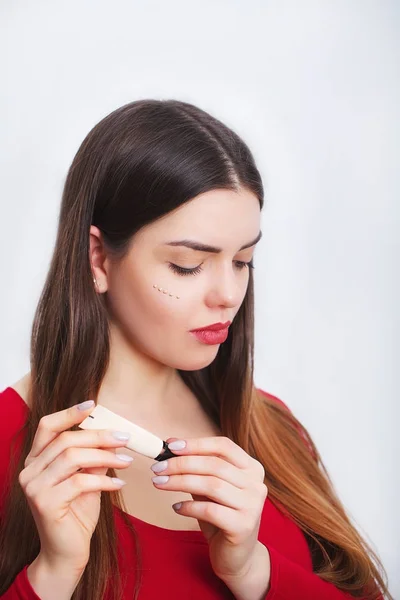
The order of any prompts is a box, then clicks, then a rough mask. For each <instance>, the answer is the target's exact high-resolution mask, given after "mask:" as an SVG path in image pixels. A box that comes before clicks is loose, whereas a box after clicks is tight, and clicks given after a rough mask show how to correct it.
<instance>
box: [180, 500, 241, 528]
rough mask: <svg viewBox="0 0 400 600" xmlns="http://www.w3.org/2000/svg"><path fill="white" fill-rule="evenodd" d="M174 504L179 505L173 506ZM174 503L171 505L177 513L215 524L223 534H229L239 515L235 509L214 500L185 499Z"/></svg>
mask: <svg viewBox="0 0 400 600" xmlns="http://www.w3.org/2000/svg"><path fill="white" fill-rule="evenodd" d="M176 504H178V505H180V507H179V508H175V507H176ZM176 504H173V505H172V507H173V509H174V510H175V512H176V513H178V514H179V515H182V516H183V517H193V518H194V519H197V520H200V521H205V522H206V523H211V525H215V527H217V528H218V529H221V531H223V532H224V533H225V534H229V533H231V532H232V531H233V530H234V524H235V522H237V519H238V517H239V513H238V511H237V510H234V509H232V508H228V507H226V506H223V505H221V504H216V503H215V502H199V501H196V500H185V501H182V502H177V503H176Z"/></svg>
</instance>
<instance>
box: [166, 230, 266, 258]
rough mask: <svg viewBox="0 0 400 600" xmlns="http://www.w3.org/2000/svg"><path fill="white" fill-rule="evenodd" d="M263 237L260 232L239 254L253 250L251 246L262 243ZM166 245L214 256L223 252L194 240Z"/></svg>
mask: <svg viewBox="0 0 400 600" xmlns="http://www.w3.org/2000/svg"><path fill="white" fill-rule="evenodd" d="M261 237H262V232H261V231H260V233H259V234H258V236H257V237H256V238H255V239H254V240H252V241H251V242H249V243H248V244H245V245H244V246H242V247H241V248H240V249H239V252H240V250H244V249H245V248H251V246H254V245H255V244H257V242H259V241H260V239H261ZM165 245H166V246H185V247H186V248H191V249H192V250H197V251H198V252H212V253H214V254H219V253H220V252H222V248H218V247H217V246H208V245H207V244H201V243H200V242H195V241H193V240H178V241H174V242H166V244H165Z"/></svg>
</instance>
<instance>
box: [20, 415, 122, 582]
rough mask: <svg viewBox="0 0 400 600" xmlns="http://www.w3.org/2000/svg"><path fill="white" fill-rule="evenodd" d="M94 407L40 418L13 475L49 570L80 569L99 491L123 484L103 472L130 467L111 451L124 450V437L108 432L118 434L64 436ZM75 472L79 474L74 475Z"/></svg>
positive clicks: (96, 511)
mask: <svg viewBox="0 0 400 600" xmlns="http://www.w3.org/2000/svg"><path fill="white" fill-rule="evenodd" d="M83 404H86V403H83ZM94 407H95V404H93V405H91V406H90V407H89V408H87V409H86V410H79V409H78V407H77V406H72V407H71V408H67V409H66V410H62V411H59V412H56V413H52V414H50V415H46V416H44V417H42V419H41V420H40V422H39V426H38V428H37V431H36V434H35V438H34V440H33V444H32V448H31V450H30V453H29V454H28V456H27V457H26V460H25V467H24V469H23V470H22V471H21V473H20V475H19V483H20V485H21V487H22V489H23V491H24V494H25V496H26V498H27V501H28V504H29V507H30V509H31V511H32V514H33V518H34V520H35V523H36V527H37V529H38V533H39V537H40V556H41V557H42V558H43V559H44V560H45V561H46V563H47V564H48V565H50V566H54V567H55V568H56V567H57V566H60V565H63V568H64V569H65V568H66V567H67V568H68V567H70V568H71V569H74V570H76V571H79V570H84V569H85V567H86V564H87V562H88V560H89V556H90V540H91V537H92V535H93V532H94V530H95V528H96V525H97V522H98V519H99V515H100V503H101V492H102V491H115V490H119V489H121V487H122V485H123V484H124V482H123V481H121V480H117V481H116V480H115V479H113V478H111V477H108V476H107V475H106V472H107V470H108V469H109V468H114V469H121V468H124V467H127V466H128V465H129V464H130V463H131V460H130V461H129V462H124V461H123V460H121V459H120V458H118V456H121V455H118V454H116V452H115V449H116V448H119V447H121V446H125V444H126V441H127V439H128V438H129V434H126V437H125V438H124V439H117V438H116V437H113V433H117V434H118V433H119V434H120V433H121V432H112V431H110V430H89V429H86V430H79V431H66V430H68V429H69V428H71V427H72V426H73V425H76V424H78V423H81V422H82V421H83V420H84V419H85V418H86V417H87V416H88V415H89V414H90V412H91V411H92V410H93V408H94ZM103 448H104V449H103ZM128 458H131V457H128ZM81 468H82V469H84V472H77V471H78V470H79V469H81ZM118 481H119V482H120V483H118Z"/></svg>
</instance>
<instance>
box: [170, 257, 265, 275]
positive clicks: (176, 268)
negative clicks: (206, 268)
mask: <svg viewBox="0 0 400 600" xmlns="http://www.w3.org/2000/svg"><path fill="white" fill-rule="evenodd" d="M234 262H235V263H236V266H237V268H238V269H239V271H242V270H243V269H244V268H245V267H248V268H250V269H254V264H253V260H251V261H250V262H243V261H241V260H236V261H234ZM238 265H241V266H240V267H239V266H238ZM168 267H169V268H170V269H171V270H172V271H174V273H177V274H178V275H197V274H198V273H200V271H202V270H203V269H202V267H201V265H199V266H198V267H194V269H184V268H183V267H180V266H179V265H174V263H168Z"/></svg>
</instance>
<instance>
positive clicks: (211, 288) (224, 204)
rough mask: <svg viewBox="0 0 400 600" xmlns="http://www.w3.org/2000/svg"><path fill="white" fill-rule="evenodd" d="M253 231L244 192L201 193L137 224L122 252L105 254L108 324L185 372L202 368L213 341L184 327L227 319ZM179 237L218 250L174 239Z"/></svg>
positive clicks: (256, 208) (252, 201) (243, 280)
mask: <svg viewBox="0 0 400 600" xmlns="http://www.w3.org/2000/svg"><path fill="white" fill-rule="evenodd" d="M259 232H260V205H259V201H258V199H257V197H256V196H255V195H254V194H252V193H251V192H249V191H247V190H242V191H241V192H240V193H235V192H232V191H229V190H213V191H210V192H206V193H204V194H201V195H200V196H197V197H196V198H195V199H193V200H191V201H190V202H188V203H186V204H184V205H183V206H181V207H179V208H178V209H176V210H175V211H174V212H172V213H169V214H168V215H166V216H165V217H163V218H162V219H160V220H158V221H157V222H155V223H151V224H150V225H148V226H146V227H144V228H142V229H141V230H140V231H139V232H138V233H137V234H136V235H135V236H134V238H133V240H132V245H131V247H130V250H129V252H128V254H127V255H126V256H125V258H124V259H123V260H122V261H119V262H118V263H115V262H112V261H111V260H109V259H106V261H105V263H104V271H103V273H100V275H99V279H100V282H99V285H100V286H101V287H100V289H102V290H103V291H107V294H106V304H107V308H108V310H109V315H110V324H111V327H112V328H115V327H116V328H117V329H118V333H119V334H120V335H122V336H123V338H124V340H125V341H126V342H128V343H129V344H130V345H132V346H133V347H134V349H135V351H139V352H141V353H143V354H145V355H147V356H148V357H151V358H152V359H153V360H156V361H158V362H159V363H162V364H164V365H168V366H169V367H173V368H176V369H181V370H190V371H191V370H197V369H202V368H204V367H206V366H208V365H209V364H210V363H211V362H212V361H213V360H214V358H215V357H216V355H217V352H218V349H219V347H220V343H216V342H213V343H211V344H210V343H205V341H204V340H201V339H198V337H196V336H195V335H194V334H193V333H191V330H193V329H198V328H201V327H206V326H208V325H211V324H213V323H217V322H221V323H226V322H227V321H231V322H232V321H233V320H234V318H235V315H236V313H237V312H238V310H239V308H240V305H241V303H242V302H243V299H244V296H245V294H246V290H247V285H248V280H249V268H250V267H248V266H247V265H246V264H244V263H247V262H250V261H251V259H252V257H253V254H254V250H255V245H254V241H255V240H256V239H257V237H258V235H259ZM183 240H186V241H189V240H190V241H192V242H198V243H200V244H205V245H208V246H214V247H217V248H219V249H220V250H221V251H220V252H211V251H200V250H193V249H191V248H188V247H185V246H183V245H177V244H176V242H179V241H183ZM172 242H173V243H174V245H171V243H172ZM249 244H253V245H251V246H250V247H248V248H245V249H243V250H241V247H242V246H247V245H249ZM175 265H176V266H175ZM97 273H98V272H96V276H97ZM154 286H156V287H154ZM159 288H161V290H162V291H160V290H159ZM177 296H178V297H179V298H177ZM211 341H212V340H211Z"/></svg>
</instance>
